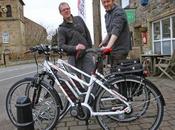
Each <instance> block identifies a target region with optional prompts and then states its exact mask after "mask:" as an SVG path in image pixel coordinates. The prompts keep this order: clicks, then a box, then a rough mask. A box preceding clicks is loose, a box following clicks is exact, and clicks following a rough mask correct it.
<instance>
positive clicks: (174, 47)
mask: <svg viewBox="0 0 175 130" xmlns="http://www.w3.org/2000/svg"><path fill="white" fill-rule="evenodd" d="M173 50H175V40H173Z"/></svg>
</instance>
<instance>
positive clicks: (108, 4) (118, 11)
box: [99, 0, 131, 67]
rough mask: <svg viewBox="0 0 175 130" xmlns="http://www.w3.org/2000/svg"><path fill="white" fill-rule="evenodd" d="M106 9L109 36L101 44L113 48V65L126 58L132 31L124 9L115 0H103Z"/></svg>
mask: <svg viewBox="0 0 175 130" xmlns="http://www.w3.org/2000/svg"><path fill="white" fill-rule="evenodd" d="M101 2H102V5H103V6H104V8H105V10H106V14H105V24H106V30H107V36H106V37H105V39H104V40H103V41H102V43H101V44H100V45H99V46H100V47H101V46H104V47H102V48H112V53H111V66H112V67H113V66H116V64H117V63H118V62H119V60H124V59H126V57H127V56H128V52H129V50H130V49H131V38H130V31H129V26H128V22H127V17H126V14H125V11H124V9H122V8H121V7H120V6H118V5H116V4H115V0H101Z"/></svg>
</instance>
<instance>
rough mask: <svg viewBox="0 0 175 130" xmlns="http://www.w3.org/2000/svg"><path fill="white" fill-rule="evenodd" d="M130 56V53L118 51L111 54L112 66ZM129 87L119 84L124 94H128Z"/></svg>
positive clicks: (121, 92)
mask: <svg viewBox="0 0 175 130" xmlns="http://www.w3.org/2000/svg"><path fill="white" fill-rule="evenodd" d="M127 56H128V53H124V52H116V53H112V55H111V67H113V68H114V67H115V66H117V64H118V63H119V62H120V60H125V59H126V58H127ZM126 91H127V88H126V87H125V86H124V85H122V86H119V93H120V94H122V95H123V96H125V97H126V96H127V92H126Z"/></svg>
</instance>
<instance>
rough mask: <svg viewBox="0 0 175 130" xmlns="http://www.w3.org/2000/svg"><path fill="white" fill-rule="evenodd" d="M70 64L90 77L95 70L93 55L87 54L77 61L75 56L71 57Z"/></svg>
mask: <svg viewBox="0 0 175 130" xmlns="http://www.w3.org/2000/svg"><path fill="white" fill-rule="evenodd" d="M68 63H69V64H71V65H73V66H75V67H76V68H78V69H80V70H82V71H83V72H85V73H87V74H89V75H91V73H92V72H93V71H94V68H95V63H94V61H93V56H92V54H91V53H86V54H85V55H84V56H83V57H81V58H79V59H76V57H75V56H69V58H68ZM76 74H77V76H79V77H81V75H80V74H78V73H76ZM84 78H85V79H86V81H87V80H88V79H87V78H86V77H84Z"/></svg>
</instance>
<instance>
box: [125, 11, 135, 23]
mask: <svg viewBox="0 0 175 130" xmlns="http://www.w3.org/2000/svg"><path fill="white" fill-rule="evenodd" d="M125 11H126V15H127V19H128V23H129V24H131V23H134V22H135V19H136V13H135V12H136V11H135V9H125Z"/></svg>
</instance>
